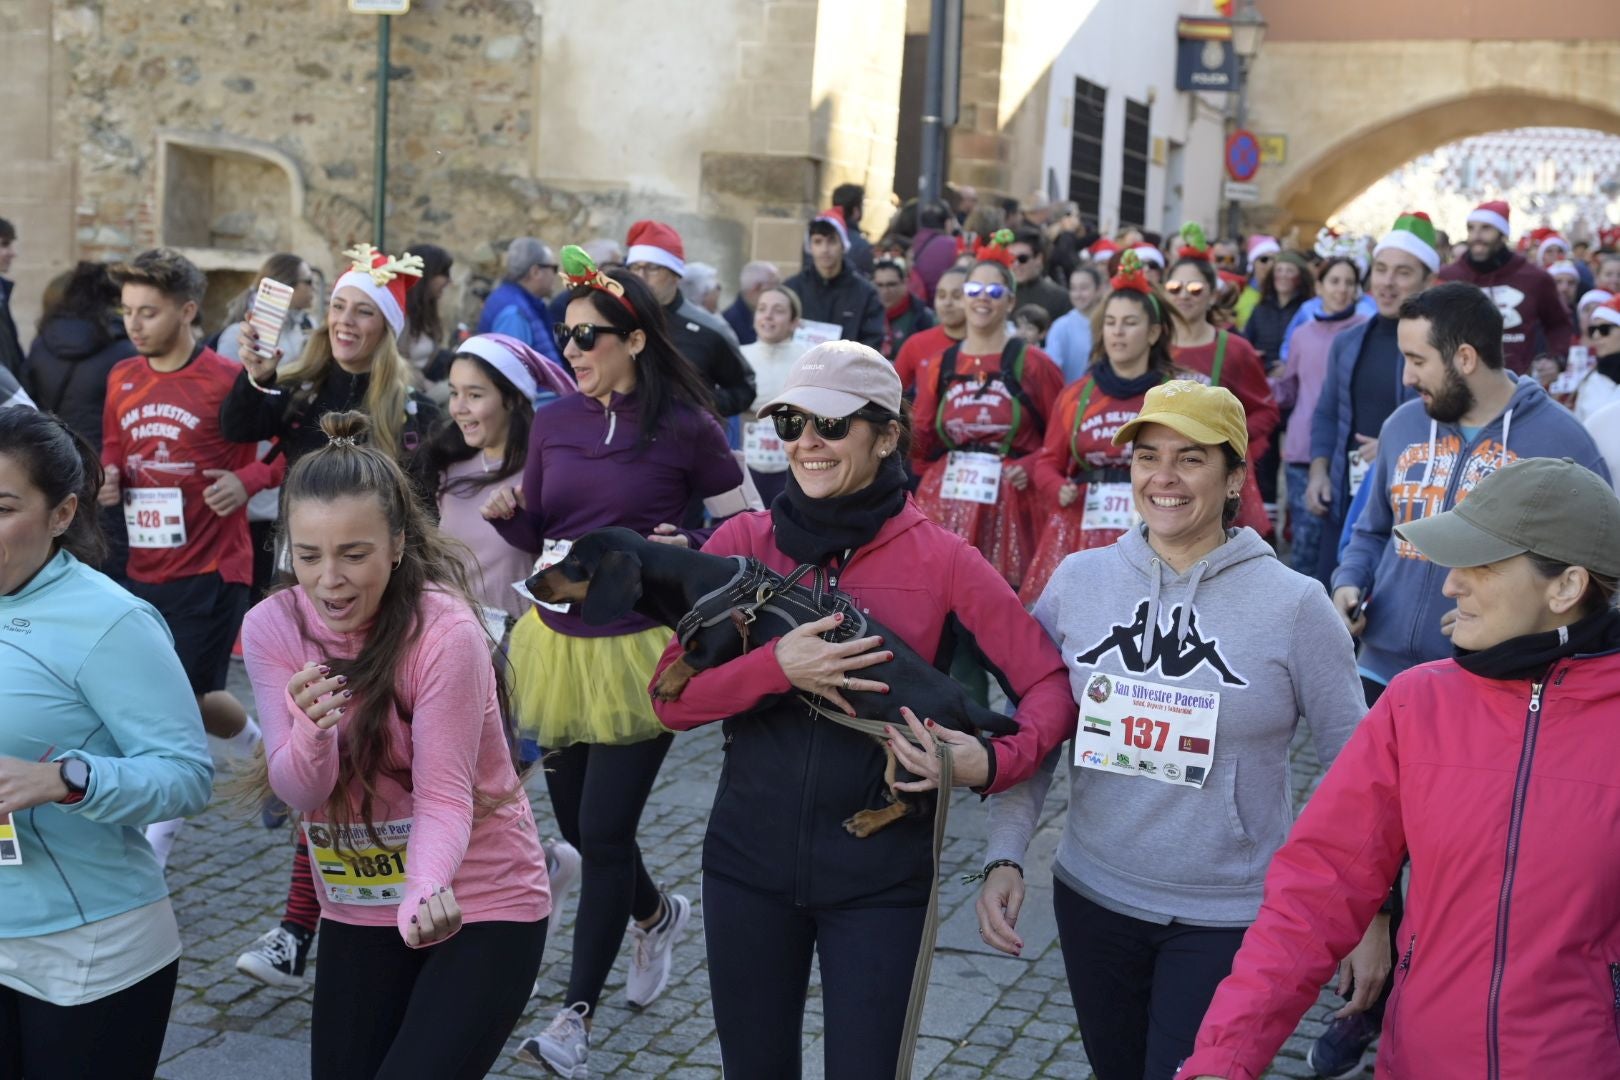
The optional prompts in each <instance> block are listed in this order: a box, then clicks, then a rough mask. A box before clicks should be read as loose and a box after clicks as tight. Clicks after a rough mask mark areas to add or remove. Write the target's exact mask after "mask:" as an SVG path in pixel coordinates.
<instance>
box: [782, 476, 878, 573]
mask: <svg viewBox="0 0 1620 1080" xmlns="http://www.w3.org/2000/svg"><path fill="white" fill-rule="evenodd" d="M905 505H906V468H905V466H904V465H902V464H901V463H900V459H899V458H898V457H887V458H884V459H883V464H882V466H880V467H879V469H878V472H877V475H876V476H874V477H873V478H872V482H871V483H870V484H868V485H866V486H865V487H863V488H861V489H860V490H859V491H852V492H850V493H849V494H848V495H835V496H833V497H832V498H829V499H812V498H810V497H809V496H808V495H806V494H805V493H804V491H803V489H801V488H800V487H799V482H798V480H796V479H794V476H793V472H792V470H789V471H788V478H787V488H786V489H785V490H783V492H782V494H780V495H778V496H777V497H776V501H775V502H773V503H772V504H771V523H772V524H773V525H774V527H775V529H776V546H777V548H779V549H780V550H781V551H782V553H783V554H784V555H786V556H788V557H789V558H790V559H793V560H794V561H795V562H798V563H811V564H813V565H815V566H824V565H826V563H827V562H828V560H830V559H832V558H833V557H834V556H841V555H843V554H844V552H846V551H853V550H854V549H856V548H859V547H862V546H864V545H866V544H869V543H871V542H872V538H873V537H875V536H876V535H877V534H878V530H879V529H881V528H883V524H884V522H886V521H888V520H889V519H890V518H892V517H894V515H896V514H898V513H899V512H900V511H901V510H902V509H904V508H905Z"/></svg>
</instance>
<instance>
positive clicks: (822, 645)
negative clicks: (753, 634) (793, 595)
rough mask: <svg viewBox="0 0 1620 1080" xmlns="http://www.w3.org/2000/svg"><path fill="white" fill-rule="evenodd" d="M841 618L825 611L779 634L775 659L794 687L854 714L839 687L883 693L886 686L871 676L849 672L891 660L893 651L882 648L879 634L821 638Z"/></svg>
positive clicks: (886, 688)
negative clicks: (851, 638) (846, 638)
mask: <svg viewBox="0 0 1620 1080" xmlns="http://www.w3.org/2000/svg"><path fill="white" fill-rule="evenodd" d="M843 620H844V617H843V616H842V615H828V616H827V617H826V618H822V619H817V620H816V621H815V622H809V623H805V624H804V625H803V626H798V627H795V628H794V629H792V630H790V631H789V632H788V633H786V634H783V635H782V636H781V637H780V638H778V639H777V642H776V662H777V664H779V665H780V666H781V668H782V674H783V675H786V676H787V680H788V682H790V683H792V684H793V685H794V686H795V687H797V688H798V689H800V690H803V691H804V692H805V693H807V694H815V695H816V696H817V697H823V698H826V699H827V700H828V701H830V702H832V703H833V704H834V705H836V706H838V707H839V708H840V709H843V710H844V712H846V713H848V714H849V715H850V716H854V715H855V710H854V708H853V707H851V705H850V704H849V702H848V701H846V700H845V699H844V695H843V694H842V693H841V692H840V691H845V690H860V691H864V692H866V693H869V694H887V693H888V692H889V686H888V684H887V683H881V682H876V681H874V680H872V679H857V678H853V677H852V676H851V675H850V672H852V671H861V670H863V669H865V668H869V667H872V666H873V665H874V664H882V663H886V662H887V661H889V660H893V659H894V653H892V652H889V651H887V650H885V649H883V648H882V645H883V639H882V638H880V637H864V638H856V639H855V640H854V641H846V642H843V643H841V644H840V643H835V642H830V641H823V640H822V639H821V635H822V634H827V633H831V632H832V631H833V630H836V629H837V628H838V626H839V624H840V623H842V622H843Z"/></svg>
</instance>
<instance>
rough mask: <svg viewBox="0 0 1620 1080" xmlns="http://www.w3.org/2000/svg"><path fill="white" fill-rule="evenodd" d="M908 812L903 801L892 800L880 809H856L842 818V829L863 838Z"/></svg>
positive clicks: (891, 823) (908, 809)
mask: <svg viewBox="0 0 1620 1080" xmlns="http://www.w3.org/2000/svg"><path fill="white" fill-rule="evenodd" d="M909 812H910V807H908V806H907V805H906V804H905V803H904V802H894V803H890V804H889V805H888V806H885V807H884V808H883V809H881V810H857V811H856V812H855V813H853V814H851V815H850V816H849V817H847V818H845V819H844V831H845V832H847V833H849V834H850V835H851V836H854V837H857V838H858V839H861V840H865V839H866V838H867V837H868V836H871V835H872V834H873V833H875V832H877V831H878V830H879V829H882V828H886V827H888V826H890V825H893V824H894V823H895V822H897V821H899V820H900V819H901V818H903V817H905V816H906V814H907V813H909Z"/></svg>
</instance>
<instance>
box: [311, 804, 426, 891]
mask: <svg viewBox="0 0 1620 1080" xmlns="http://www.w3.org/2000/svg"><path fill="white" fill-rule="evenodd" d="M411 820H412V819H410V818H404V819H402V820H400V821H383V822H379V823H378V824H377V835H378V837H380V838H381V839H382V842H383V843H384V844H386V845H387V847H378V846H377V845H376V843H375V842H374V841H373V840H372V839H371V834H370V833H369V832H368V831H367V830H366V827H365V826H364V825H348V826H345V827H344V831H343V842H342V843H341V844H340V843H339V842H338V837H337V828H336V827H335V826H333V825H330V824H328V823H326V822H309V823H306V824H305V826H304V835H305V836H306V837H307V838H308V840H309V858H310V861H311V862H312V863H314V869H315V873H316V874H317V875H319V877H320V879H321V887H322V888H323V889H325V890H326V898H327V899H328V900H332V901H334V902H336V903H339V904H360V905H381V904H398V903H399V902H400V901H401V900H402V899H404V897H405V848H406V845H407V844H408V843H409V841H410V839H411Z"/></svg>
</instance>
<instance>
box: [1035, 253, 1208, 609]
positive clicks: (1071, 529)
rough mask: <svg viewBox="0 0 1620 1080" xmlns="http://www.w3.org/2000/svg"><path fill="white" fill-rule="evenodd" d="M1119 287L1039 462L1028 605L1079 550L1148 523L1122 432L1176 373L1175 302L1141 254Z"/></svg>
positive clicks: (1116, 282) (1124, 266)
mask: <svg viewBox="0 0 1620 1080" xmlns="http://www.w3.org/2000/svg"><path fill="white" fill-rule="evenodd" d="M1110 284H1111V289H1112V291H1111V292H1109V294H1108V299H1107V300H1106V301H1104V304H1103V309H1102V318H1101V321H1100V322H1099V323H1098V326H1097V330H1098V333H1097V334H1096V335H1095V344H1093V346H1092V349H1091V356H1092V360H1091V369H1090V370H1089V371H1087V372H1086V374H1085V375H1084V376H1083V377H1081V378H1080V379H1078V380H1077V381H1075V382H1072V383H1070V384H1069V385H1068V386H1066V387H1064V389H1063V393H1062V394H1060V395H1059V396H1058V399H1057V404H1056V405H1055V406H1053V409H1052V419H1053V422H1052V425H1051V426H1050V427H1049V428H1047V429H1046V442H1045V444H1044V445H1043V446H1042V447H1041V452H1040V453H1039V454H1037V455H1035V460H1034V463H1033V464H1032V465H1031V467H1030V476H1031V478H1032V479H1033V480H1034V482H1035V491H1036V493H1037V496H1038V498H1039V499H1040V502H1041V505H1042V508H1043V509H1044V511H1045V513H1038V514H1036V516H1035V520H1036V521H1044V522H1045V525H1044V527H1043V528H1041V529H1040V531H1039V540H1038V542H1037V544H1036V548H1035V555H1034V558H1032V559H1031V560H1030V564H1029V571H1028V573H1026V574H1025V576H1024V584H1023V587H1022V588H1021V589H1019V591H1018V596H1019V599H1021V600H1023V601H1024V604H1025V605H1026V606H1029V605H1033V604H1034V603H1035V601H1036V599H1037V598H1038V597H1039V596H1040V595H1041V591H1042V590H1043V589H1045V588H1046V582H1047V580H1048V579H1049V578H1051V576H1052V572H1053V571H1054V570H1056V569H1057V567H1058V564H1059V563H1061V562H1062V561H1063V559H1064V558H1065V557H1066V556H1067V555H1068V554H1069V553H1070V552H1073V551H1080V550H1082V549H1084V548H1094V547H1107V546H1108V545H1109V544H1112V543H1113V542H1114V541H1115V540H1118V539H1119V538H1120V535H1121V534H1122V533H1124V532H1125V530H1126V529H1129V528H1130V527H1131V526H1133V525H1135V524H1136V523H1137V521H1138V520H1140V519H1138V518H1137V516H1136V509H1135V504H1134V502H1133V501H1132V498H1131V458H1130V452H1129V451H1128V450H1127V449H1125V448H1123V447H1119V446H1115V445H1114V433H1115V432H1117V431H1118V430H1119V429H1120V427H1121V426H1122V425H1123V424H1125V423H1126V422H1128V421H1129V420H1131V419H1132V418H1133V417H1135V416H1136V414H1137V413H1139V412H1141V411H1142V397H1143V395H1145V394H1146V393H1147V392H1148V391H1149V390H1151V389H1152V388H1153V387H1155V386H1158V385H1159V384H1160V383H1162V382H1164V381H1166V380H1167V379H1172V378H1175V371H1176V362H1175V361H1174V360H1172V359H1171V357H1170V338H1171V334H1172V332H1173V328H1174V327H1173V323H1172V322H1171V320H1170V311H1169V305H1168V304H1167V303H1166V301H1165V298H1164V296H1163V294H1161V293H1160V292H1159V291H1158V289H1156V288H1155V287H1154V286H1153V284H1152V283H1151V282H1149V281H1148V279H1147V275H1146V274H1145V273H1143V272H1142V264H1141V261H1140V260H1139V259H1138V258H1137V256H1136V253H1135V252H1134V251H1127V252H1126V253H1125V255H1124V257H1123V258H1122V259H1121V260H1120V268H1119V273H1118V274H1116V275H1115V276H1114V278H1113V281H1112V282H1111V283H1110Z"/></svg>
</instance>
